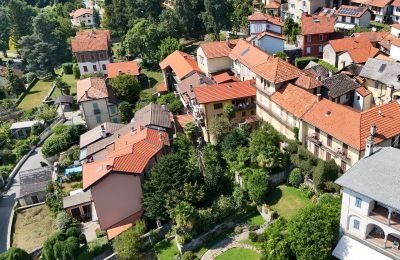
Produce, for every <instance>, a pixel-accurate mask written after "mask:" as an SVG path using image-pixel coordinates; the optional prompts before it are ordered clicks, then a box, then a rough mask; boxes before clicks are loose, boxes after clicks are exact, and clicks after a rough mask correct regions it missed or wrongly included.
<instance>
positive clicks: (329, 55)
mask: <svg viewBox="0 0 400 260" xmlns="http://www.w3.org/2000/svg"><path fill="white" fill-rule="evenodd" d="M323 60H324V61H326V62H328V63H329V64H332V65H333V66H335V67H336V52H335V51H334V50H333V48H332V46H331V45H330V44H327V45H325V46H324V53H323Z"/></svg>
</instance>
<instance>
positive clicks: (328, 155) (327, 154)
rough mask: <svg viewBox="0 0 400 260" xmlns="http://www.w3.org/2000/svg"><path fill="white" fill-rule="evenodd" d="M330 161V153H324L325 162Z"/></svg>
mask: <svg viewBox="0 0 400 260" xmlns="http://www.w3.org/2000/svg"><path fill="white" fill-rule="evenodd" d="M330 159H332V155H331V154H330V153H328V152H327V153H326V160H327V161H329V160H330Z"/></svg>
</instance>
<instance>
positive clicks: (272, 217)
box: [271, 210, 279, 220]
mask: <svg viewBox="0 0 400 260" xmlns="http://www.w3.org/2000/svg"><path fill="white" fill-rule="evenodd" d="M278 218H279V213H278V211H276V210H272V211H271V220H274V219H278Z"/></svg>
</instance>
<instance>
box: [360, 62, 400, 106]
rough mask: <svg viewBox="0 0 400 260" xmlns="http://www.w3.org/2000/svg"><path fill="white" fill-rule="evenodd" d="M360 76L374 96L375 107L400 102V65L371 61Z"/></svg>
mask: <svg viewBox="0 0 400 260" xmlns="http://www.w3.org/2000/svg"><path fill="white" fill-rule="evenodd" d="M360 76H361V77H363V78H364V79H365V84H364V86H365V87H366V88H367V89H368V90H369V91H370V92H371V93H372V95H373V104H374V105H380V104H385V103H388V102H390V101H392V100H400V63H396V62H391V61H383V60H378V59H369V60H368V61H367V63H366V64H365V65H364V67H363V69H362V70H361V73H360Z"/></svg>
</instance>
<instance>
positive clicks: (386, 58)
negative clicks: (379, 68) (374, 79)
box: [375, 53, 396, 62]
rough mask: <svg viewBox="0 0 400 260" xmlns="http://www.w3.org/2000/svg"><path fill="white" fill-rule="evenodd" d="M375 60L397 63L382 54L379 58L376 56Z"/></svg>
mask: <svg viewBox="0 0 400 260" xmlns="http://www.w3.org/2000/svg"><path fill="white" fill-rule="evenodd" d="M375 59H378V60H385V61H392V62H396V60H395V59H392V58H390V57H389V56H387V55H385V54H383V53H380V54H378V55H377V56H375Z"/></svg>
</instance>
